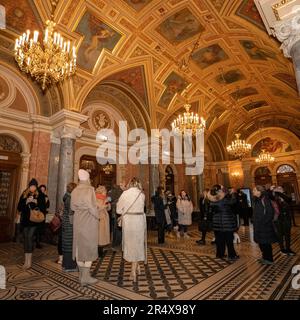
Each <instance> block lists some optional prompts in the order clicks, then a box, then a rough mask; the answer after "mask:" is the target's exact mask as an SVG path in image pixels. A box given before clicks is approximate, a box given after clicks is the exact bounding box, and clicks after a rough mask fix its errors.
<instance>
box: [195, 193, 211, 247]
mask: <svg viewBox="0 0 300 320" xmlns="http://www.w3.org/2000/svg"><path fill="white" fill-rule="evenodd" d="M208 192H209V189H205V190H204V192H203V196H201V197H200V199H199V209H200V217H199V218H200V219H199V226H198V229H199V231H200V232H201V233H202V237H201V239H200V240H197V241H196V243H198V244H199V245H201V244H203V245H205V237H206V233H207V232H209V231H211V230H212V211H211V208H210V201H209V199H208Z"/></svg>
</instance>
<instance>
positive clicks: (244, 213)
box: [237, 189, 249, 226]
mask: <svg viewBox="0 0 300 320" xmlns="http://www.w3.org/2000/svg"><path fill="white" fill-rule="evenodd" d="M237 214H238V215H239V216H240V217H241V218H242V219H243V223H244V226H249V208H248V200H247V195H246V194H245V193H244V192H243V191H242V190H240V189H239V190H238V191H237Z"/></svg>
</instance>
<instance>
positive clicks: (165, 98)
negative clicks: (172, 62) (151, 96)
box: [158, 72, 188, 108]
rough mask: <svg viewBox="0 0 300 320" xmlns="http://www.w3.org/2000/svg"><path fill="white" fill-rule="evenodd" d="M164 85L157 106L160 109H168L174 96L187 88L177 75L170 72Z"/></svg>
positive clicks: (185, 82) (185, 83)
mask: <svg viewBox="0 0 300 320" xmlns="http://www.w3.org/2000/svg"><path fill="white" fill-rule="evenodd" d="M164 85H165V86H166V89H165V90H164V93H163V95H162V96H161V98H160V100H159V103H158V104H159V106H161V107H162V108H168V106H169V104H170V102H171V101H172V99H173V97H174V96H175V94H176V93H181V92H182V91H183V90H184V89H185V88H186V87H187V85H188V83H187V81H185V80H184V79H183V78H182V77H181V76H179V75H178V74H177V73H175V72H172V73H171V74H170V75H169V76H168V77H167V79H166V80H165V81H164Z"/></svg>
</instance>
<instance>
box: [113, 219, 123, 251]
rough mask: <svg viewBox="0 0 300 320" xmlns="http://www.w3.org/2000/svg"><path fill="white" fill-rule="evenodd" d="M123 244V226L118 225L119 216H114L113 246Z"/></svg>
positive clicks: (116, 246)
mask: <svg viewBox="0 0 300 320" xmlns="http://www.w3.org/2000/svg"><path fill="white" fill-rule="evenodd" d="M121 245H122V228H120V227H118V218H117V217H116V218H112V247H113V248H118V247H121Z"/></svg>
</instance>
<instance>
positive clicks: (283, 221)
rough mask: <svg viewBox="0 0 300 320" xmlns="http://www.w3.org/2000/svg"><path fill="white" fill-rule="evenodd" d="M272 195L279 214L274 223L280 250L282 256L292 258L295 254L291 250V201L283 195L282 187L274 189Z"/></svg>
mask: <svg viewBox="0 0 300 320" xmlns="http://www.w3.org/2000/svg"><path fill="white" fill-rule="evenodd" d="M274 193H275V201H276V203H277V204H278V207H279V212H280V213H279V216H278V219H277V221H276V222H275V225H276V230H277V236H278V240H279V245H280V250H281V253H282V254H285V255H289V256H294V255H295V252H294V251H293V250H291V229H292V210H291V207H290V203H291V202H292V199H291V198H290V197H289V196H287V195H286V194H284V190H283V188H282V187H277V188H276V189H274Z"/></svg>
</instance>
